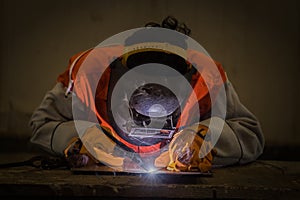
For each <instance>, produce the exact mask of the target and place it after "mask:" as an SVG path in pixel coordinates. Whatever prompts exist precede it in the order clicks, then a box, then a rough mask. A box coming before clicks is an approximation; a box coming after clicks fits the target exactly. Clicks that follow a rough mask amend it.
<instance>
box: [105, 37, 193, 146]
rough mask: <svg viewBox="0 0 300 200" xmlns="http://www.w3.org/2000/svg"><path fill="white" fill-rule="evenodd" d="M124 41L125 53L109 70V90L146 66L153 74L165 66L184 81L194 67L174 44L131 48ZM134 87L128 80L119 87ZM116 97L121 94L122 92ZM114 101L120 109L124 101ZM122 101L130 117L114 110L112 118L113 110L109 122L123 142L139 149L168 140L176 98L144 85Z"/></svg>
mask: <svg viewBox="0 0 300 200" xmlns="http://www.w3.org/2000/svg"><path fill="white" fill-rule="evenodd" d="M134 38H135V39H136V38H139V37H134ZM127 41H128V45H127V46H126V47H125V48H126V50H125V51H126V53H125V54H124V55H123V56H122V57H121V58H120V59H117V60H116V61H115V62H114V63H113V66H111V82H110V87H114V86H115V85H116V84H117V82H118V81H119V80H120V79H121V78H122V75H123V74H125V73H127V72H129V71H130V70H134V69H135V68H138V67H139V66H142V65H147V64H148V65H149V67H151V68H152V70H156V68H157V67H158V65H164V66H167V67H169V68H170V69H172V70H173V71H176V72H177V74H180V76H183V77H185V76H186V77H187V79H188V77H190V75H191V72H192V68H193V67H192V65H191V63H189V62H187V61H186V59H185V58H184V56H185V55H184V54H185V52H186V50H185V49H183V48H182V47H180V46H179V47H178V42H177V41H176V42H177V45H172V44H170V43H165V42H143V43H138V41H135V42H134V44H131V43H132V41H130V38H129V39H128V40H127ZM136 42H137V43H136ZM182 44H184V43H182ZM182 44H179V45H182ZM174 51H175V52H176V53H174ZM150 65H151V66H150ZM152 74H153V73H152ZM154 74H155V73H154ZM157 74H159V75H162V74H163V72H160V71H158V72H157ZM140 75H142V74H140ZM140 75H138V77H140ZM162 76H163V75H162ZM169 76H170V74H166V76H165V77H164V78H165V79H166V80H167V79H168V78H169ZM167 81H168V80H167ZM134 84H135V80H133V79H127V82H125V83H124V84H123V85H122V86H121V87H124V88H125V87H127V86H132V85H134ZM173 85H176V84H173ZM113 89H114V88H110V91H112V90H113ZM117 93H119V94H122V93H123V91H119V92H117ZM108 96H109V97H111V96H112V94H111V93H110V92H109V95H108ZM116 99H118V100H120V103H116V104H115V105H118V106H119V105H121V104H122V102H121V100H122V99H123V100H124V97H123V96H119V97H118V98H116ZM125 99H126V101H127V102H126V103H125V104H124V106H123V109H124V107H126V108H125V109H127V111H128V113H129V115H128V114H127V115H126V114H123V113H126V110H125V111H124V112H123V111H120V110H122V108H121V109H120V110H117V112H118V113H117V115H113V113H112V110H110V109H108V116H109V122H110V124H111V125H112V127H113V128H114V129H115V130H116V133H117V134H118V135H119V136H120V137H121V138H122V139H123V140H125V141H126V142H129V143H130V144H133V145H138V146H151V145H154V144H157V143H160V142H162V143H167V142H168V141H170V140H171V138H172V136H173V134H174V133H175V129H176V124H177V121H178V119H179V117H180V113H181V105H182V103H183V101H181V99H178V96H177V95H176V94H174V93H173V92H172V91H171V90H170V89H169V88H168V87H166V86H164V85H162V84H158V83H152V82H151V81H150V82H147V81H146V82H145V83H143V84H139V85H138V86H137V87H136V88H135V89H134V90H133V92H132V93H131V94H130V95H126V98H125ZM108 104H109V105H108V108H112V107H114V106H112V105H111V104H110V101H108Z"/></svg>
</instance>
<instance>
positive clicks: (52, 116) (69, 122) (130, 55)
mask: <svg viewBox="0 0 300 200" xmlns="http://www.w3.org/2000/svg"><path fill="white" fill-rule="evenodd" d="M145 26H146V27H150V28H151V27H157V28H167V29H170V30H174V31H178V32H180V33H183V34H180V37H181V38H179V39H178V40H175V41H167V43H168V45H165V44H166V41H155V42H153V41H143V37H140V36H141V35H143V34H144V33H143V30H141V31H137V32H136V34H134V35H132V36H130V37H128V38H127V39H126V42H125V44H124V45H125V47H126V48H127V49H126V51H125V53H124V48H120V47H113V48H111V47H105V48H100V49H99V50H97V49H96V50H95V49H92V50H87V51H85V52H81V53H79V54H76V55H74V56H73V57H72V58H71V59H70V64H69V66H68V68H67V70H66V71H65V72H63V73H62V74H60V75H59V76H58V79H57V83H56V85H55V86H54V88H53V89H52V90H51V91H49V92H47V94H46V95H45V97H44V99H43V101H42V103H41V104H40V106H38V107H37V109H36V110H35V111H34V113H33V115H32V117H31V120H30V126H31V128H32V131H33V135H32V138H31V142H32V143H34V144H37V145H39V146H40V147H41V148H43V149H44V150H46V151H48V152H49V153H51V154H54V155H60V156H65V157H66V158H67V159H68V160H69V162H70V164H71V165H72V166H73V167H81V166H84V165H86V164H87V161H90V160H93V161H94V162H96V163H97V162H100V163H104V164H106V165H108V166H112V167H123V166H124V163H128V162H137V163H138V164H140V165H141V166H142V167H144V168H147V166H148V167H149V166H151V167H156V168H166V169H168V170H171V171H195V170H196V171H197V170H198V171H201V172H207V171H209V170H210V169H211V167H212V165H217V166H220V165H221V166H226V165H231V164H243V163H248V162H252V161H254V160H255V159H257V158H258V156H259V155H261V153H262V151H263V147H264V137H263V133H262V130H261V126H260V124H259V122H258V120H257V118H256V117H255V116H254V115H253V114H252V113H251V112H250V111H249V110H248V109H247V108H246V107H245V106H244V105H243V104H242V103H241V102H240V100H239V98H238V95H237V94H236V92H235V90H234V88H233V86H232V84H231V82H230V81H229V80H228V76H227V75H226V73H225V71H224V69H223V67H222V66H221V64H220V63H218V62H216V61H213V63H214V65H215V66H216V69H217V71H218V74H219V76H218V78H215V77H216V76H215V75H214V74H210V77H212V78H211V80H210V81H209V80H204V79H203V76H204V75H205V72H203V73H199V71H197V68H196V67H195V66H194V63H193V62H197V60H196V59H197V58H198V57H199V54H198V53H197V52H194V51H192V50H191V51H189V50H187V46H186V42H185V36H188V35H189V34H190V32H191V30H190V29H189V28H188V27H187V26H186V25H185V24H184V23H179V22H178V21H177V19H175V18H174V17H171V16H169V17H167V18H165V19H164V20H163V21H162V23H161V24H158V23H153V22H151V23H147V24H146V25H145ZM146 31H147V30H146ZM140 34H141V35H140ZM141 38H142V40H141ZM141 44H142V46H141ZM174 49H175V50H174ZM97 51H98V52H97ZM120 51H121V52H122V53H121V56H119V57H117V58H115V55H119V54H120ZM185 51H186V52H187V55H184V54H185V53H182V52H185ZM99 52H100V54H101V55H104V54H105V56H103V57H106V58H105V59H104V60H105V61H104V63H106V62H107V65H108V66H109V67H107V68H106V69H105V70H104V71H103V73H102V74H101V78H100V80H99V77H96V80H99V81H98V82H97V85H96V86H97V87H96V89H95V91H96V95H95V98H91V97H94V96H93V95H90V94H89V90H88V91H84V90H79V89H78V90H77V93H76V98H77V99H78V100H79V101H80V102H81V103H82V102H83V103H82V105H84V108H83V109H82V110H84V111H85V112H84V114H83V115H82V116H85V117H82V119H81V115H80V117H78V116H77V115H76V117H74V96H73V99H72V94H71V92H73V90H76V88H80V89H82V88H88V89H89V87H90V86H89V84H90V82H89V81H87V79H88V80H90V79H92V78H94V76H97V75H96V74H95V73H93V74H92V75H91V74H88V73H85V74H84V76H83V77H81V76H80V75H79V74H80V73H81V71H80V70H81V68H82V66H83V65H84V64H85V62H86V60H88V59H87V58H88V57H89V56H93V55H91V54H95V55H98V54H99ZM174 52H175V53H174ZM188 58H189V59H188ZM101 59H102V60H101V62H103V58H101ZM193 59H194V60H193ZM205 59H206V58H205ZM111 61H112V62H111ZM95 63H96V62H95ZM91 66H95V65H94V63H92V64H91ZM139 66H144V67H145V66H146V67H148V68H147V69H150V70H152V71H153V70H154V71H155V70H157V69H159V67H161V66H168V67H170V68H171V69H172V70H174V76H177V75H178V76H181V77H183V78H184V80H185V81H187V82H188V83H189V84H190V87H191V88H192V92H193V94H195V96H196V101H197V105H195V104H191V103H190V102H191V99H190V98H189V96H187V95H182V94H177V93H176V94H175V93H174V92H173V91H172V90H171V89H170V88H168V87H166V86H164V85H163V84H158V83H151V82H149V83H145V84H141V83H140V84H139V85H138V86H137V87H136V88H135V89H134V90H133V91H131V90H132V89H128V88H132V86H133V85H134V84H135V80H132V79H126V81H127V82H126V84H120V82H121V81H122V80H123V79H124V76H125V74H126V73H128V72H130V71H132V70H136V71H135V72H136V73H137V76H139V71H138V69H139ZM162 69H164V68H162ZM151 73H153V72H151ZM153 74H155V73H153ZM153 74H152V75H153ZM163 74H164V72H163V70H162V71H159V72H158V73H157V77H160V76H161V77H162V78H161V81H162V82H163V81H165V82H166V83H168V82H171V79H172V75H165V76H164V75H163ZM90 76H92V78H90ZM141 76H142V75H141ZM173 79H174V77H173ZM76 84H77V85H76ZM120 85H121V86H120ZM176 85H178V87H180V83H178V84H176ZM90 88H93V87H90ZM116 88H118V89H119V91H125V93H124V92H115V93H114V90H115V89H116ZM220 88H224V90H225V94H226V100H225V103H226V116H224V119H222V117H219V116H217V115H214V113H213V112H212V107H213V105H214V103H215V102H214V101H213V100H212V98H211V96H212V95H213V96H214V95H215V96H218V95H219V93H218V92H219V90H220ZM183 90H184V89H183ZM183 90H180V89H179V91H181V92H182V91H183ZM126 91H131V93H130V92H126ZM74 92H76V91H74ZM189 92H191V91H189ZM129 93H130V95H128V94H129ZM183 93H184V91H183ZM72 100H73V107H72ZM114 100H116V102H114ZM91 104H92V105H91ZM116 105H117V106H116ZM195 106H196V107H195ZM79 107H80V106H77V107H76V109H78V110H80V109H81V108H79ZM72 108H73V110H72ZM86 108H88V110H89V112H86V110H87V109H86ZM114 109H116V112H114ZM78 110H77V111H76V112H80V111H78ZM93 114H94V115H96V116H97V122H98V123H96V125H94V126H91V127H88V128H87V129H85V130H84V133H83V134H82V135H80V136H78V128H76V123H80V122H78V121H81V120H82V121H84V120H86V119H88V118H89V116H90V115H93ZM193 115H195V116H196V117H195V118H193V117H191V116H193ZM193 119H195V120H194V121H193ZM212 120H217V121H218V120H219V121H222V122H223V123H224V125H223V126H222V130H221V133H220V136H219V138H218V141H217V143H216V144H211V143H210V142H206V146H207V148H208V149H209V150H208V151H207V152H205V153H204V154H203V153H202V152H201V146H202V145H203V143H204V142H205V141H209V140H206V139H205V138H208V137H207V136H208V135H210V134H208V133H211V132H212V133H213V132H214V127H213V126H210V122H211V121H212ZM211 145H212V146H213V147H212V148H210V146H211ZM200 155H202V156H200ZM149 158H150V159H149ZM149 163H150V164H149ZM145 166H146V167H145Z"/></svg>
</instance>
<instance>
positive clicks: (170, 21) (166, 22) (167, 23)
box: [145, 16, 191, 35]
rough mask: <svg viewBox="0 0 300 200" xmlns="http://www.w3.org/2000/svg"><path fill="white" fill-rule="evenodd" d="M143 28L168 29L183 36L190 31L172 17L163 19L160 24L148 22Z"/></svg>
mask: <svg viewBox="0 0 300 200" xmlns="http://www.w3.org/2000/svg"><path fill="white" fill-rule="evenodd" d="M145 27H161V28H168V29H171V30H176V31H178V32H180V33H183V34H185V35H190V34H191V29H189V28H188V27H187V25H186V24H185V23H180V22H178V20H177V19H176V18H175V17H173V16H167V17H166V18H165V19H163V21H162V22H161V24H159V23H156V22H148V23H146V24H145Z"/></svg>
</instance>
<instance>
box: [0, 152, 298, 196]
mask: <svg viewBox="0 0 300 200" xmlns="http://www.w3.org/2000/svg"><path fill="white" fill-rule="evenodd" d="M7 156H8V155H7ZM212 172H213V175H212V176H210V177H200V176H184V175H182V176H180V175H155V174H147V175H131V174H125V175H114V174H106V175H102V174H97V173H91V174H80V173H79V174H78V173H73V172H72V171H70V170H67V169H59V170H42V169H37V168H34V167H29V166H21V167H14V168H6V169H0V196H10V197H16V196H20V197H21V196H28V197H38V198H39V199H40V198H41V197H43V198H44V199H45V198H47V197H49V198H51V199H52V198H53V197H55V198H56V199H60V198H61V199H141V198H143V199H150V198H151V199H300V162H289V161H270V160H268V161H267V160H258V161H256V162H254V163H251V164H247V165H244V166H231V167H226V168H218V169H213V171H212ZM6 198H7V197H6Z"/></svg>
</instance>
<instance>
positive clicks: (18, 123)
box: [0, 102, 32, 140]
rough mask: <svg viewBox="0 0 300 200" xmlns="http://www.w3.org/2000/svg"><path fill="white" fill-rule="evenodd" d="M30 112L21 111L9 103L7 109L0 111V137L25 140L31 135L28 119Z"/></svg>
mask: <svg viewBox="0 0 300 200" xmlns="http://www.w3.org/2000/svg"><path fill="white" fill-rule="evenodd" d="M31 115H32V113H29V112H23V111H21V110H20V109H18V108H16V107H15V106H14V105H13V103H11V102H10V103H9V111H6V112H4V111H2V112H0V138H1V139H3V138H8V139H20V140H26V139H29V138H30V136H31V130H30V128H29V124H28V123H29V119H30V117H31Z"/></svg>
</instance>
